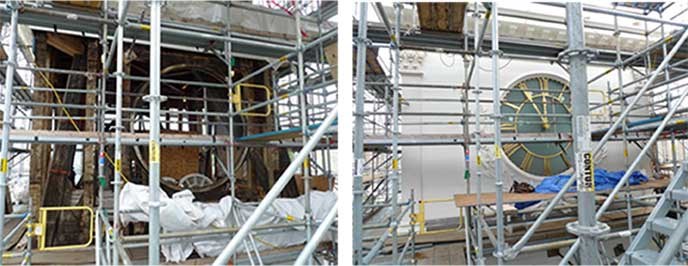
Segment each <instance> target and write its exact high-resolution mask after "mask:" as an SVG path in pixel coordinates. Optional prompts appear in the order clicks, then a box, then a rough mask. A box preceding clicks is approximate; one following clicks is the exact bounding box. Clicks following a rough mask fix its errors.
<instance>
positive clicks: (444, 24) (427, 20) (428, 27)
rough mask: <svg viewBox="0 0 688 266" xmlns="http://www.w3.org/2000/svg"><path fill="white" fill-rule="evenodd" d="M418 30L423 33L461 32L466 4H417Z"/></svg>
mask: <svg viewBox="0 0 688 266" xmlns="http://www.w3.org/2000/svg"><path fill="white" fill-rule="evenodd" d="M416 5H417V6H418V18H419V20H420V28H421V30H424V31H439V32H455V33H462V32H463V18H464V15H465V11H466V3H431V2H423V3H417V4H416Z"/></svg>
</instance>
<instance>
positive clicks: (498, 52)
mask: <svg viewBox="0 0 688 266" xmlns="http://www.w3.org/2000/svg"><path fill="white" fill-rule="evenodd" d="M488 54H489V55H490V56H493V55H497V56H498V57H502V56H503V55H504V52H502V50H490V52H489V53H488Z"/></svg>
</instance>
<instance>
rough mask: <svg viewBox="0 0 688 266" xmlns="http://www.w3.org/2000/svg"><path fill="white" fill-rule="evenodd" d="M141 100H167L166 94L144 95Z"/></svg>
mask: <svg viewBox="0 0 688 266" xmlns="http://www.w3.org/2000/svg"><path fill="white" fill-rule="evenodd" d="M143 100H144V101H146V102H151V101H152V100H156V101H158V102H161V103H162V102H165V101H167V96H165V95H146V96H143Z"/></svg>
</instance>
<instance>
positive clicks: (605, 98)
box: [588, 89, 613, 117]
mask: <svg viewBox="0 0 688 266" xmlns="http://www.w3.org/2000/svg"><path fill="white" fill-rule="evenodd" d="M588 91H589V92H591V93H599V94H600V95H602V104H603V105H610V104H612V103H613V102H612V100H611V99H610V98H609V97H608V96H607V92H605V91H603V90H600V89H588ZM600 109H601V110H600V111H599V112H593V113H590V115H592V116H602V117H606V116H608V115H609V113H608V112H607V108H600Z"/></svg>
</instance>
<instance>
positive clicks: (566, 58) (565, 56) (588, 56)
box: [557, 49, 600, 64]
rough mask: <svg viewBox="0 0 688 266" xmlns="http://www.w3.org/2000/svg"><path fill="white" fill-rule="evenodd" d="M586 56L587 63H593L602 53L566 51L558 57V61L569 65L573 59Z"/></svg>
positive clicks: (577, 50)
mask: <svg viewBox="0 0 688 266" xmlns="http://www.w3.org/2000/svg"><path fill="white" fill-rule="evenodd" d="M581 55H583V56H585V59H586V61H588V62H589V61H591V60H592V59H594V58H595V57H597V56H599V55H600V51H598V50H593V49H566V50H564V51H562V52H561V53H559V54H558V55H557V61H559V63H562V64H568V63H569V60H570V59H571V57H574V56H581Z"/></svg>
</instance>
